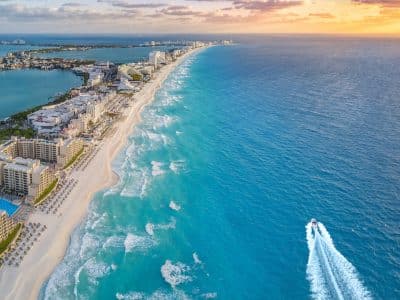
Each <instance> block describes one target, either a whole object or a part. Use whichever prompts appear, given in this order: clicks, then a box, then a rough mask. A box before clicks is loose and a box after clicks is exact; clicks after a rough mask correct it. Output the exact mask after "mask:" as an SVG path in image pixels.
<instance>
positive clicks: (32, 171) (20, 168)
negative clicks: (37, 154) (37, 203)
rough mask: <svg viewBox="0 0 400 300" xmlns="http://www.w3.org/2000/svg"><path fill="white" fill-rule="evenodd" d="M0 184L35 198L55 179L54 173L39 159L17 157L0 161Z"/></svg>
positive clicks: (7, 188)
mask: <svg viewBox="0 0 400 300" xmlns="http://www.w3.org/2000/svg"><path fill="white" fill-rule="evenodd" d="M0 172H1V174H2V175H1V182H0V184H1V186H3V187H4V189H5V190H6V191H8V192H15V193H18V194H23V195H28V196H30V197H32V198H36V197H38V196H39V195H41V194H42V193H43V192H44V190H45V189H46V188H47V187H48V186H49V185H50V184H51V183H52V182H53V181H54V180H55V177H54V173H53V172H52V171H51V170H50V168H49V167H48V166H44V165H41V164H40V161H39V160H34V159H29V158H20V157H17V158H15V159H12V160H2V161H0Z"/></svg>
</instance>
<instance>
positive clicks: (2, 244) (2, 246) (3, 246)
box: [0, 223, 22, 255]
mask: <svg viewBox="0 0 400 300" xmlns="http://www.w3.org/2000/svg"><path fill="white" fill-rule="evenodd" d="M21 228H22V224H21V223H18V224H17V226H15V228H14V229H13V230H12V231H11V233H10V234H9V235H8V236H7V238H6V239H4V240H2V241H0V255H1V254H3V252H5V251H6V250H7V249H8V247H9V246H10V245H11V244H12V242H13V241H14V240H15V239H16V238H17V236H18V235H19V232H20V229H21Z"/></svg>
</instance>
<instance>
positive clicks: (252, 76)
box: [41, 36, 400, 299]
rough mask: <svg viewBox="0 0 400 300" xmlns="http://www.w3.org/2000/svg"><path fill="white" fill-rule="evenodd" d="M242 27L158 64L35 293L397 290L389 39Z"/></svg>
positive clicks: (109, 295) (393, 45) (397, 170)
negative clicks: (134, 122) (242, 33)
mask: <svg viewBox="0 0 400 300" xmlns="http://www.w3.org/2000/svg"><path fill="white" fill-rule="evenodd" d="M237 40H238V42H239V43H238V44H236V45H234V46H229V47H213V48H210V49H207V50H204V51H202V52H201V53H199V54H198V55H196V56H192V57H191V58H189V59H187V60H186V61H185V62H184V63H183V64H182V65H180V66H179V67H178V68H177V69H176V70H175V71H174V72H173V73H172V74H171V75H170V76H169V78H168V80H167V81H166V82H165V83H164V85H163V86H162V88H161V89H160V90H159V91H158V93H157V95H156V99H155V101H154V102H153V103H152V104H151V105H150V106H148V107H147V108H146V109H145V111H144V112H143V114H142V116H143V121H142V123H141V124H140V125H139V126H138V127H137V128H135V130H134V132H133V134H132V135H131V136H130V138H129V142H128V144H127V145H126V147H125V148H124V149H123V151H121V153H120V154H119V156H118V158H117V159H116V160H115V162H114V169H115V171H116V172H117V173H118V174H119V175H120V181H119V183H118V184H117V185H116V186H114V187H112V188H110V189H107V190H105V191H102V192H99V193H98V194H97V195H96V197H95V198H94V199H93V201H92V203H91V206H90V210H89V212H88V215H87V217H86V218H85V219H84V220H83V221H82V223H81V224H80V225H79V226H78V227H77V228H76V230H75V231H74V233H73V235H72V237H71V241H70V246H69V248H68V250H67V253H66V255H65V257H64V259H63V260H62V262H61V263H60V265H59V266H58V267H57V269H56V270H55V271H54V273H53V274H52V275H51V277H50V278H49V280H48V282H47V283H46V284H45V285H44V286H43V289H42V295H41V298H44V299H210V298H217V299H310V298H315V299H369V298H375V299H399V298H400V271H399V270H400V247H399V246H400V234H399V232H400V221H399V220H400V182H399V181H400V135H399V133H400V84H399V82H400V68H399V65H400V51H399V49H400V40H390V39H355V38H333V37H332V38H323V37H265V36H255V37H247V38H246V37H238V38H237ZM312 217H314V218H317V219H318V221H320V222H321V224H320V231H319V233H315V234H313V233H312V232H311V231H312V230H311V227H310V224H309V221H310V219H311V218H312Z"/></svg>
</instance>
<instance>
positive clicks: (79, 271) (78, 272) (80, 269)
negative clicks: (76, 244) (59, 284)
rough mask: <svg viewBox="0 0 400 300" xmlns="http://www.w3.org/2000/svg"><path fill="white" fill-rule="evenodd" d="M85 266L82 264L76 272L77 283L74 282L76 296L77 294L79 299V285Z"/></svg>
mask: <svg viewBox="0 0 400 300" xmlns="http://www.w3.org/2000/svg"><path fill="white" fill-rule="evenodd" d="M83 267H84V266H81V267H80V268H79V269H78V271H76V273H75V274H74V280H75V283H74V296H75V299H78V285H79V282H80V281H79V276H80V275H81V272H82V269H83Z"/></svg>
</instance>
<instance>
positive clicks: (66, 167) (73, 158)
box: [64, 148, 84, 170]
mask: <svg viewBox="0 0 400 300" xmlns="http://www.w3.org/2000/svg"><path fill="white" fill-rule="evenodd" d="M83 150H84V149H83V148H82V149H81V150H80V151H79V152H78V153H77V154H75V155H74V157H72V158H71V160H70V161H69V162H68V163H67V164H66V165H65V167H64V170H65V169H68V168H69V167H70V166H71V165H72V164H73V163H74V162H75V161H76V160H77V159H78V157H79V156H81V155H82V153H83Z"/></svg>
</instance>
